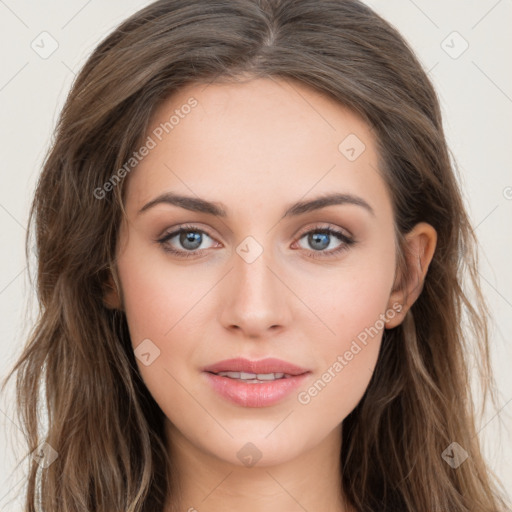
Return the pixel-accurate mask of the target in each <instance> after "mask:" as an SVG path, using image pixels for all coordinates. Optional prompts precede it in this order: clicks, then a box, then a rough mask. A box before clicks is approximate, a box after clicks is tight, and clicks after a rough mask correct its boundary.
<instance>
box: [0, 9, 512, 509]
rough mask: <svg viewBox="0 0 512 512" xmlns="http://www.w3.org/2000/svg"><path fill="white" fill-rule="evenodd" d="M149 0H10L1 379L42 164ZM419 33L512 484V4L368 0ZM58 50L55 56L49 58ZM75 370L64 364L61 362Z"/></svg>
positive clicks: (4, 60) (494, 455)
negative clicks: (78, 92) (485, 309)
mask: <svg viewBox="0 0 512 512" xmlns="http://www.w3.org/2000/svg"><path fill="white" fill-rule="evenodd" d="M149 3H150V2H147V1H141V0H122V1H121V0H109V1H108V2H105V1H101V2H100V1H99V0H89V1H87V0H58V1H46V2H37V3H36V2H33V1H28V0H0V42H1V45H0V54H1V66H0V108H1V113H2V117H1V119H2V122H1V126H0V130H1V132H0V141H1V148H2V150H1V163H0V165H1V170H0V177H1V186H0V224H1V230H0V240H1V245H0V247H1V248H0V311H1V322H0V354H1V357H0V377H3V376H5V375H6V372H7V370H8V369H9V368H10V367H11V366H12V364H13V363H14V361H15V359H16V357H17V356H18V355H19V353H20V351H21V348H22V345H23V343H24V340H25V336H26V332H27V328H28V325H30V322H31V319H33V318H34V317H35V314H36V311H35V308H32V310H29V309H27V306H26V305H27V303H29V300H30V299H31V297H33V291H32V289H31V287H30V285H29V282H28V277H27V270H26V260H25V254H24V240H25V234H26V224H27V218H28V210H29V205H30V201H31V198H32V194H33V191H34V186H35V183H36V180H37V177H38V174H39V172H40V169H41V163H42V160H43V158H44V155H45V152H46V150H47V149H48V146H49V143H50V141H51V137H52V132H53V129H54V126H55V123H56V121H57V118H58V114H59V112H60V109H61V108H62V105H63V102H64V100H65V97H66V95H67V92H68V90H69V88H70V85H71V83H72V80H73V78H74V76H75V74H76V72H77V71H78V70H79V69H80V67H81V66H82V65H83V63H84V62H85V59H86V58H87V57H88V56H89V55H90V53H91V52H92V50H93V49H94V47H95V46H96V45H97V44H98V43H99V42H100V40H101V39H103V37H104V36H105V35H107V34H108V33H109V32H110V31H111V30H112V29H114V28H115V27H116V26H117V25H118V24H119V23H120V22H121V21H122V20H123V19H125V18H126V17H128V16H129V15H131V14H132V13H134V12H135V11H137V10H138V9H140V8H141V7H143V6H145V5H147V4H149ZM367 3H368V4H369V5H370V6H371V7H373V8H374V9H375V10H376V11H377V12H378V13H379V14H381V15H382V16H383V17H384V18H386V19H387V20H388V21H389V22H391V23H392V24H393V25H395V26H396V27H397V28H398V30H399V31H400V32H401V33H402V34H403V35H404V37H405V38H406V39H407V40H408V42H409V44H410V45H411V47H412V48H413V49H414V51H415V52H416V54H417V55H418V57H419V59H420V61H421V62H422V64H423V66H424V68H425V70H426V71H428V73H429V76H430V78H431V79H432V81H433V83H434V85H435V87H436V89H437V91H438V94H439V97H440V100H441V104H442V109H443V115H444V125H445V130H446V134H447V138H448V142H449V145H450V148H451V150H452V152H453V155H454V158H455V160H456V162H457V164H458V167H459V170H460V175H461V176H460V181H461V186H462V188H463V192H464V197H465V200H466V205H467V208H468V211H469V213H470V216H471V219H472V223H473V226H474V229H475V232H476V234H477V236H478V238H479V241H480V271H479V273H480V277H481V280H482V286H483V291H484V294H485V296H486V299H487V300H488V303H489V305H490V308H491V311H492V313H493V316H494V319H493V323H492V330H491V335H492V338H491V341H492V343H491V345H492V358H493V359H492V360H493V366H494V369H495V375H496V380H497V386H498V391H499V393H498V394H499V410H498V411H494V412H492V411H491V412H489V413H487V415H486V416H485V417H484V418H482V419H481V421H480V422H479V427H478V428H479V436H480V439H481V442H482V444H483V446H484V452H485V455H486V457H487V459H488V461H489V464H490V466H491V468H493V470H494V471H495V472H496V473H497V475H498V476H499V477H500V478H501V480H502V482H503V484H504V487H505V489H506V490H507V491H508V492H509V494H512V493H511V490H512V438H511V431H512V428H511V413H512V405H511V401H512V376H511V375H512V372H511V369H512V365H511V363H512V343H511V334H510V333H511V332H512V270H511V262H512V258H511V255H512V236H511V235H512V229H511V228H512V170H511V169H512V165H511V164H512V152H511V146H512V137H511V130H510V127H511V120H512V58H511V57H512V51H511V50H512V31H511V30H510V25H511V22H512V1H511V0H465V1H461V0H459V1H456V0H449V1H447V0H429V1H427V0H414V1H413V0H368V1H367ZM50 53H51V54H50ZM62 370H63V371H64V372H65V371H66V369H65V368H63V369H62ZM18 434H19V427H18V426H17V424H16V419H15V415H14V399H13V393H12V386H11V387H10V388H9V391H8V392H7V393H6V394H5V396H2V400H1V402H0V439H1V442H0V510H1V511H18V510H21V491H22V489H23V485H24V474H23V471H22V469H21V468H18V469H15V464H16V462H17V460H18V457H19V453H20V450H21V449H22V448H23V444H22V443H21V442H20V439H19V435H18Z"/></svg>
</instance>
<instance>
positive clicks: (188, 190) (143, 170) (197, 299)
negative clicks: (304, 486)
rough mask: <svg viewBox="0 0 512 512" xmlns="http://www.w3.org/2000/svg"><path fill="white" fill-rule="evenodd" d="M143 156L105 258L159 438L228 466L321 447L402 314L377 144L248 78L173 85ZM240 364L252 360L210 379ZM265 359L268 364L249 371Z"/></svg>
mask: <svg viewBox="0 0 512 512" xmlns="http://www.w3.org/2000/svg"><path fill="white" fill-rule="evenodd" d="M148 137H149V138H148ZM143 145H144V147H145V148H146V149H142V148H141V149H140V150H139V152H138V153H139V156H138V157H137V158H140V163H139V164H138V166H137V167H136V169H134V170H133V171H131V173H130V175H129V177H128V178H127V179H128V182H127V184H126V185H127V189H126V210H127V216H128V217H127V219H128V220H127V222H124V224H123V225H122V227H121V231H120V240H119V244H118V260H117V264H118V272H119V277H120V282H121V288H122V296H123V297H122V299H123V307H124V310H125V313H126V316H127V320H128V325H129V329H130V335H131V340H132V344H133V348H134V349H135V353H136V355H137V364H138V367H139V369H140V373H141V375H142V378H143V379H144V382H145V384H146V386H147V388H148V390H149V392H150V393H151V394H152V396H153V397H154V399H155V400H156V402H157V403H158V405H159V406H160V408H161V409H162V411H163V412H164V413H165V415H166V417H167V418H168V420H169V422H168V425H167V428H168V432H169V433H170V435H171V437H172V438H173V439H174V441H175V442H177V443H178V442H179V443H181V446H187V447H188V449H189V450H196V451H197V452H198V453H199V452H200V453H202V454H206V455H210V456H214V457H216V458H217V459H220V460H223V461H226V462H230V463H233V464H238V465H242V464H246V465H250V464H253V463H254V462H255V461H257V463H258V464H259V465H260V466H264V465H267V464H268V465H270V464H276V463H279V462H285V461H289V460H292V459H293V458H294V457H297V456H299V455H300V454H303V453H305V452H306V451H309V450H310V449H312V448H315V447H319V446H325V447H326V448H327V449H332V448H333V446H335V445H336V443H338V440H339V439H340V436H339V434H340V428H339V427H340V424H341V422H342V421H343V419H344V418H345V417H346V416H347V415H348V414H349V413H350V412H351V411H352V410H353V409H354V407H355V406H356V405H357V403H358V402H359V400H360V399H361V398H362V396H363V393H364V392H365V390H366V388H367V386H368V383H369V381H370V378H371V376H372V372H373V371H374V368H375V363H376V360H377V355H378V352H379V346H380V343H381V337H382V332H383V328H384V323H385V321H386V320H390V319H393V321H394V322H395V321H396V319H397V318H398V317H399V316H400V315H399V314H398V311H399V310H400V305H399V304H397V303H396V302H395V303H394V302H393V301H392V295H391V292H392V289H393V284H394V275H395V263H396V262H395V242H394V227H393V215H392V205H391V199H390V196H389V193H388V191H387V189H386V186H385V183H384V181H383V179H382V178H381V176H380V175H379V172H378V171H377V167H378V163H377V153H376V141H375V138H374V135H373V133H372V132H371V130H370V129H369V127H368V126H367V125H366V124H365V123H364V122H363V121H362V120H360V119H359V118H358V117H357V116H355V115H354V114H353V113H351V112H350V111H349V110H347V109H346V108H344V107H342V106H341V105H339V104H338V103H337V102H334V101H333V100H331V99H328V98H327V97H325V96H323V95H321V94H319V93H317V92H315V91H313V90H311V89H309V88H307V87H306V86H304V85H301V84H297V83H294V82H286V81H282V80H277V81H276V80H271V79H258V80H253V81H250V82H246V83H243V84H234V83H231V84H226V83H225V84H219V83H213V84H210V85H208V86H205V85H204V84H194V85H191V86H187V87H185V88H182V89H181V90H180V91H179V92H178V93H176V94H175V95H173V96H172V97H171V98H170V99H168V100H167V101H166V102H165V103H164V104H162V105H161V107H160V108H159V109H158V110H157V111H156V113H155V115H154V116H153V118H152V121H151V123H150V127H149V130H148V132H147V134H146V136H145V138H144V140H143ZM334 194H337V196H334ZM181 196H183V197H186V198H187V199H184V198H181V199H180V198H179V197H181ZM331 196H332V200H328V201H326V202H325V204H323V203H321V202H318V200H319V199H321V198H327V197H331ZM173 198H174V199H173ZM221 212H222V214H219V213H221ZM181 228H183V229H184V230H186V231H184V232H183V233H181V235H180V233H177V232H178V230H179V229H181ZM326 229H331V230H332V233H329V232H328V231H325V230H326ZM337 233H338V234H337ZM172 251H176V253H174V252H172ZM235 358H243V359H245V360H247V361H248V362H245V365H244V364H242V366H241V367H237V366H236V365H234V366H233V365H231V366H230V365H229V364H225V363H221V364H220V366H219V365H217V366H216V367H214V368H212V365H215V364H216V363H218V362H221V361H225V360H229V359H235ZM267 358H273V359H278V360H280V361H281V362H277V363H276V364H275V365H274V366H272V365H270V366H268V365H265V364H263V365H262V366H260V367H254V366H251V364H250V363H251V362H258V361H261V360H262V359H267ZM284 363H290V364H292V365H295V366H296V367H299V369H295V370H292V369H290V368H288V367H286V366H284ZM208 367H210V371H215V372H219V371H223V370H224V371H231V372H236V371H237V370H238V371H244V370H245V371H246V373H253V375H243V374H242V375H238V374H237V373H230V374H229V375H224V376H219V375H213V374H212V373H209V372H208V371H205V368H208ZM251 369H252V370H254V371H253V372H251V371H250V370H251ZM279 370H283V371H282V372H280V371H279ZM260 372H261V373H260ZM302 372H304V373H302ZM272 373H274V375H271V374H272ZM276 373H277V375H275V374H276ZM281 373H284V374H285V375H284V376H283V378H282V379H281V378H279V377H281V375H280V374H281ZM293 373H295V374H297V373H302V375H296V376H294V377H288V375H292V374H293ZM254 374H259V377H258V375H257V376H256V380H258V382H244V381H243V377H246V378H248V379H249V380H253V379H254ZM263 374H264V375H263ZM239 377H240V378H239ZM272 378H274V379H276V380H273V381H269V380H266V379H272ZM249 443H251V444H249ZM336 446H337V445H336ZM251 461H252V462H251Z"/></svg>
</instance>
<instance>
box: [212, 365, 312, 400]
mask: <svg viewBox="0 0 512 512" xmlns="http://www.w3.org/2000/svg"><path fill="white" fill-rule="evenodd" d="M308 373H309V372H307V373H303V374H301V375H295V376H293V377H289V378H286V379H276V380H273V381H267V382H262V383H257V382H256V383H246V382H243V381H241V380H238V379H230V378H229V377H221V376H220V375H216V374H214V373H209V372H205V374H206V377H207V378H208V382H209V383H210V384H211V386H212V387H213V389H214V390H215V391H217V393H219V395H222V396H223V397H224V398H227V399H228V400H230V401H231V402H234V403H235V404H238V405H242V406H244V407H267V406H269V405H273V404H275V403H277V402H279V401H280V400H282V399H284V398H285V397H286V396H288V395H290V393H292V391H293V390H295V389H297V388H298V387H299V386H300V385H301V383H302V382H303V381H304V379H305V378H306V376H307V375H308Z"/></svg>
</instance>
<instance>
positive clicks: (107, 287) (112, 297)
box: [103, 271, 123, 310]
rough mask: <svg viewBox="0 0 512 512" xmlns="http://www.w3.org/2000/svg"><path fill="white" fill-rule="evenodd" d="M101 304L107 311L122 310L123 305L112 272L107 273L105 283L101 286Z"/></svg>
mask: <svg viewBox="0 0 512 512" xmlns="http://www.w3.org/2000/svg"><path fill="white" fill-rule="evenodd" d="M103 304H104V305H105V307H106V308H108V309H120V310H122V309H123V304H122V300H121V296H120V292H119V287H118V286H117V284H116V282H115V280H114V278H113V276H112V272H111V271H109V273H108V278H107V281H106V282H105V283H104V284H103Z"/></svg>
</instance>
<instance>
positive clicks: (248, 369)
mask: <svg viewBox="0 0 512 512" xmlns="http://www.w3.org/2000/svg"><path fill="white" fill-rule="evenodd" d="M203 371H204V372H210V373H219V372H245V373H255V374H258V373H259V374H262V373H285V374H287V375H302V374H303V373H307V372H309V370H306V369H305V368H301V367H300V366H297V365H295V364H292V363H289V362H287V361H282V360H281V359H275V358H266V359H260V360H259V361H250V360H248V359H244V358H243V357H238V358H235V359H225V360H224V361H219V362H218V363H215V364H212V365H209V366H206V367H204V368H203Z"/></svg>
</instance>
